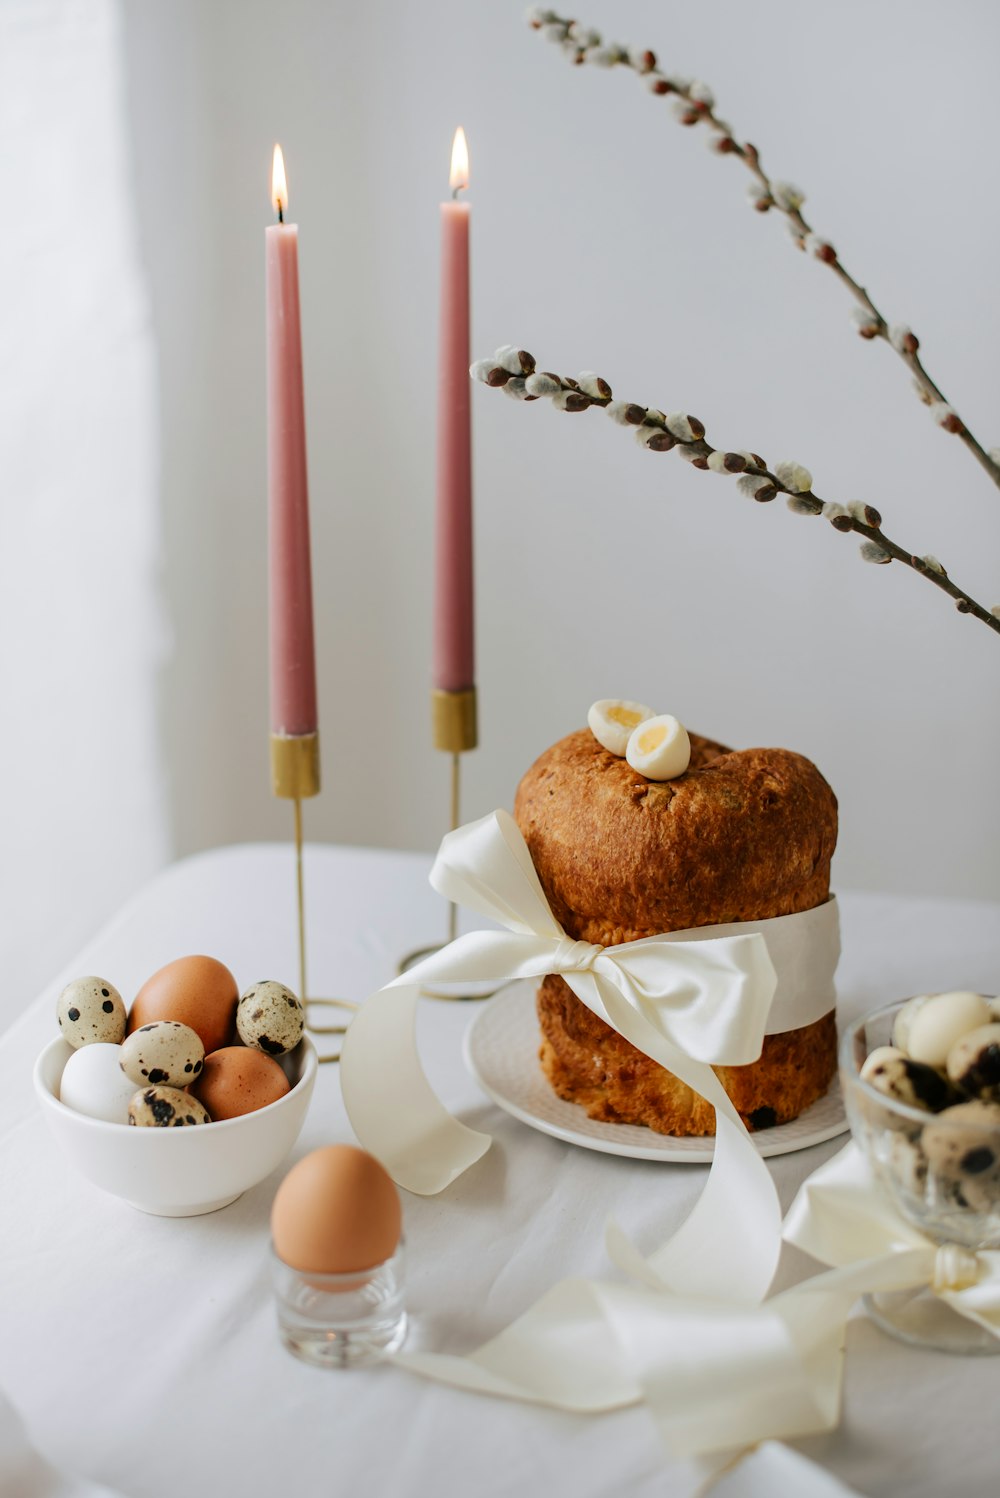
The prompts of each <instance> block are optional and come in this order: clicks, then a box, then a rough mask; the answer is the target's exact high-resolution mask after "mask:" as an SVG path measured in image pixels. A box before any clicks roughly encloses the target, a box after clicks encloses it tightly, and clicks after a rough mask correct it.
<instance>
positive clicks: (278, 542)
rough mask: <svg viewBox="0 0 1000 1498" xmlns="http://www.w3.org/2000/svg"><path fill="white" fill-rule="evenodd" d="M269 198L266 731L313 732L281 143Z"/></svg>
mask: <svg viewBox="0 0 1000 1498" xmlns="http://www.w3.org/2000/svg"><path fill="white" fill-rule="evenodd" d="M271 198H272V201H273V203H274V207H275V211H276V212H277V214H278V222H277V223H276V224H271V225H269V226H268V228H267V229H265V231H264V240H265V258H266V270H267V456H268V463H267V477H268V557H269V607H270V642H271V732H272V734H281V735H295V734H304V733H315V732H316V731H317V728H318V722H317V710H316V658H315V649H314V645H313V608H312V571H311V567H310V561H309V487H308V483H307V480H306V421H305V408H304V403H303V393H302V338H301V332H300V327H299V230H298V225H297V224H286V223H285V222H284V216H285V210H286V208H287V206H288V191H287V188H286V186H285V165H284V161H283V160H282V156H281V147H280V146H275V148H274V168H273V173H272V179H271Z"/></svg>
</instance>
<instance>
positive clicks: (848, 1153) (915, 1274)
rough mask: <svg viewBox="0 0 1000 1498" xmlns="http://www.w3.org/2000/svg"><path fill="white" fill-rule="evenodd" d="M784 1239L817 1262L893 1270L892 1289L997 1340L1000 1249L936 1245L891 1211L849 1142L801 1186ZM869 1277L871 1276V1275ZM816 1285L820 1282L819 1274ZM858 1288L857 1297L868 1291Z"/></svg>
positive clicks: (999, 1331)
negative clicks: (937, 1302)
mask: <svg viewBox="0 0 1000 1498" xmlns="http://www.w3.org/2000/svg"><path fill="white" fill-rule="evenodd" d="M783 1234H784V1237H785V1238H786V1239H787V1241H788V1242H789V1243H794V1244H795V1245H796V1247H798V1248H801V1249H804V1250H805V1252H806V1253H808V1254H812V1256H813V1258H814V1259H819V1261H820V1263H822V1264H831V1265H834V1266H835V1267H837V1268H847V1267H848V1266H851V1265H855V1264H857V1263H858V1262H859V1261H861V1260H865V1261H868V1262H869V1265H871V1266H889V1265H894V1266H895V1269H896V1274H895V1278H896V1279H897V1280H898V1281H899V1283H898V1284H894V1285H893V1287H892V1288H894V1289H899V1290H910V1289H923V1288H925V1287H926V1288H929V1289H931V1290H933V1291H934V1292H935V1293H936V1294H937V1295H939V1296H940V1297H941V1299H942V1300H945V1301H947V1303H948V1305H950V1306H951V1307H952V1308H953V1309H954V1310H956V1311H958V1312H959V1314H960V1315H962V1316H965V1317H967V1318H968V1320H969V1321H974V1322H975V1323H976V1324H977V1325H978V1326H981V1327H983V1328H984V1329H985V1330H986V1331H988V1332H992V1334H993V1335H994V1336H995V1337H1000V1251H998V1250H994V1249H978V1250H976V1251H972V1250H971V1249H966V1248H963V1247H961V1246H960V1245H959V1244H955V1243H945V1244H936V1243H935V1242H934V1241H933V1240H932V1239H931V1238H928V1237H927V1236H926V1234H924V1233H922V1232H921V1231H920V1229H919V1228H917V1227H915V1226H914V1225H913V1224H912V1223H910V1222H907V1221H906V1219H905V1218H904V1217H902V1216H901V1215H900V1213H898V1212H897V1211H896V1208H895V1207H894V1206H893V1203H892V1201H891V1200H890V1198H889V1196H888V1194H887V1193H886V1192H885V1191H884V1190H883V1189H882V1188H881V1187H880V1186H879V1184H878V1182H877V1181H876V1179H875V1177H874V1175H873V1173H872V1169H871V1166H870V1165H869V1163H868V1161H867V1159H866V1158H865V1156H864V1155H863V1154H862V1152H861V1150H860V1149H859V1148H858V1146H857V1145H856V1144H853V1143H852V1144H849V1145H847V1147H846V1148H845V1149H843V1150H841V1151H840V1153H839V1154H838V1155H835V1156H834V1158H833V1159H832V1160H831V1161H829V1163H828V1164H826V1165H824V1166H821V1167H820V1169H819V1170H817V1171H816V1172H815V1173H814V1174H813V1175H811V1176H810V1177H809V1179H808V1180H807V1181H806V1182H805V1183H804V1184H803V1186H802V1187H801V1189H800V1191H799V1193H798V1195H797V1196H796V1198H795V1200H794V1202H793V1203H792V1206H791V1209H790V1211H789V1213H788V1216H787V1218H786V1219H785V1225H784V1229H783ZM873 1272H874V1270H873ZM820 1278H821V1279H825V1278H827V1277H826V1276H820ZM873 1288H881V1287H873V1286H871V1285H867V1284H864V1285H862V1288H861V1290H860V1291H859V1293H864V1292H868V1291H871V1290H872V1289H873Z"/></svg>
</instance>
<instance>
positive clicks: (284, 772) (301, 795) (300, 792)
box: [271, 733, 358, 1062]
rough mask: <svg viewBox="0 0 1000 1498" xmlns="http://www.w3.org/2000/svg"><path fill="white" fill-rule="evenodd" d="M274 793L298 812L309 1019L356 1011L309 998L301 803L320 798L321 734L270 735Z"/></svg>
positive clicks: (302, 981) (334, 1028) (325, 1030)
mask: <svg viewBox="0 0 1000 1498" xmlns="http://www.w3.org/2000/svg"><path fill="white" fill-rule="evenodd" d="M271 789H272V791H273V792H274V794H275V795H276V796H280V797H281V799H282V800H285V801H291V802H292V803H293V806H294V811H295V893H296V905H297V909H298V924H299V994H300V995H301V998H302V1003H303V1006H304V1008H305V1010H306V1014H307V1016H308V1013H309V1009H310V1008H311V1007H312V1006H314V1005H319V1006H322V1007H326V1008H334V1009H351V1010H354V1009H357V1007H358V1006H357V1004H355V1003H352V1001H351V1000H350V999H312V998H309V997H308V993H309V989H308V986H307V983H306V906H305V878H304V869H303V859H302V802H303V801H304V800H307V799H308V798H309V797H310V796H318V795H319V789H320V774H319V734H318V733H296V734H284V733H272V735H271ZM306 1028H307V1029H308V1030H309V1031H310V1032H311V1033H312V1034H313V1035H343V1034H344V1033H345V1032H346V1030H347V1026H346V1025H313V1024H309V1023H308V1021H307V1026H306ZM318 1060H319V1061H320V1062H329V1061H339V1060H340V1052H339V1051H338V1052H337V1053H336V1055H329V1056H320V1057H318Z"/></svg>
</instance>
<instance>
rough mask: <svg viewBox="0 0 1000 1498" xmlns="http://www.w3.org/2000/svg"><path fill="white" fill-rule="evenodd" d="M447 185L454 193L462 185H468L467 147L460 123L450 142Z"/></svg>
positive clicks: (457, 191) (458, 191) (460, 188)
mask: <svg viewBox="0 0 1000 1498" xmlns="http://www.w3.org/2000/svg"><path fill="white" fill-rule="evenodd" d="M448 185H449V186H450V188H451V190H452V193H453V194H455V195H457V194H458V193H460V192H461V190H462V188H463V187H468V185H469V147H468V145H467V143H466V139H465V131H464V130H463V129H462V127H461V125H459V127H458V129H457V130H456V131H455V139H454V141H453V142H452V147H451V174H450V176H449V178H448Z"/></svg>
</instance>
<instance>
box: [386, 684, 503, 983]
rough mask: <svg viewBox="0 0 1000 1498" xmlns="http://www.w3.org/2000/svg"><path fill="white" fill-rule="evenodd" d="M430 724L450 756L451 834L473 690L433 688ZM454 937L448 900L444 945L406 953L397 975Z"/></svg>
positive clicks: (453, 908)
mask: <svg viewBox="0 0 1000 1498" xmlns="http://www.w3.org/2000/svg"><path fill="white" fill-rule="evenodd" d="M431 722H432V731H433V736H434V747H435V749H440V750H442V751H443V752H444V753H445V754H450V755H451V831H452V832H454V831H455V828H456V827H457V826H458V825H459V823H460V820H461V817H460V802H461V794H460V793H461V763H462V755H463V754H465V753H466V752H467V751H468V750H469V749H475V747H476V745H477V744H478V743H479V732H478V721H477V703H476V689H475V687H465V688H463V689H462V690H461V691H458V692H445V691H442V690H441V689H440V688H435V689H434V690H433V691H432V692H431ZM457 934H458V906H457V905H456V904H455V902H454V901H453V900H449V901H448V938H447V942H435V943H434V944H433V945H432V946H429V947H418V948H417V950H416V951H415V952H407V954H406V956H405V957H403V958H402V959H401V960H400V963H399V972H400V973H405V972H406V971H407V969H408V968H411V967H413V965H414V964H415V963H417V962H420V961H421V960H422V959H423V958H424V957H430V956H431V955H432V954H433V953H434V952H440V950H441V948H442V947H444V946H446V945H447V944H448V942H453V941H454V940H455V937H456V935H457ZM420 991H421V993H422V994H423V995H424V996H425V997H426V998H428V999H451V1000H457V1001H458V1002H461V1003H467V1002H469V1001H471V1000H473V999H488V998H491V997H492V995H493V994H494V993H495V992H496V990H495V989H490V990H487V991H485V992H483V993H461V994H458V993H441V992H440V991H439V990H437V989H433V988H422V989H421V990H420Z"/></svg>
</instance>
